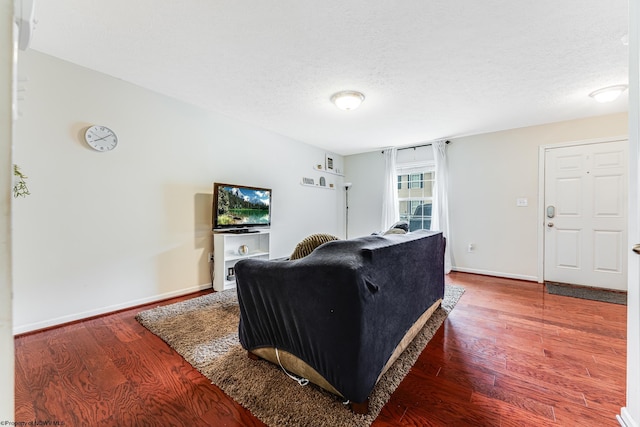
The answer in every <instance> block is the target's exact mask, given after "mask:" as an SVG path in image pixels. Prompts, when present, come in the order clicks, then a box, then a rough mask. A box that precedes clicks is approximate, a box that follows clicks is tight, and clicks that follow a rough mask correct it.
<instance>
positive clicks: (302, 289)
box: [235, 231, 445, 402]
mask: <svg viewBox="0 0 640 427" xmlns="http://www.w3.org/2000/svg"><path fill="white" fill-rule="evenodd" d="M444 245H445V241H444V238H443V237H442V234H441V233H439V232H427V231H420V232H414V233H409V234H407V235H388V236H367V237H362V238H357V239H352V240H339V241H333V242H328V243H325V244H323V245H322V246H320V247H318V248H317V249H316V250H315V251H313V252H312V253H311V254H310V255H308V256H307V257H305V258H302V259H299V260H295V261H266V260H257V259H246V260H241V261H239V262H238V263H237V264H236V266H235V272H236V280H237V291H238V300H239V305H240V327H239V338H240V343H241V344H242V346H243V347H244V348H245V349H248V350H251V349H256V348H261V347H276V348H278V349H279V350H284V351H287V352H289V353H291V354H293V355H295V356H297V357H298V358H300V359H301V360H303V361H304V362H306V363H307V364H309V365H310V366H311V367H313V368H314V369H315V370H316V371H318V373H320V375H322V376H323V377H324V378H325V379H326V380H327V381H328V382H329V383H330V384H331V385H332V386H333V387H335V389H336V390H338V391H339V392H340V394H342V395H343V396H344V397H345V398H347V399H349V400H351V401H352V402H364V401H366V399H367V398H368V396H369V394H370V392H371V390H372V388H373V386H374V385H375V383H376V381H377V379H378V376H379V375H380V373H381V370H382V369H383V368H384V366H385V364H386V362H387V360H388V359H389V357H390V356H391V354H392V353H393V351H394V349H395V348H396V346H397V345H398V343H399V342H400V340H401V339H402V338H403V337H404V335H405V334H406V333H407V331H408V330H409V329H410V328H411V326H412V325H413V324H414V322H415V321H416V320H417V319H418V318H419V317H420V315H422V314H423V313H424V312H425V310H427V309H428V308H429V307H430V306H431V305H432V304H433V303H434V302H435V301H437V300H438V299H441V298H443V296H444V265H443V258H444Z"/></svg>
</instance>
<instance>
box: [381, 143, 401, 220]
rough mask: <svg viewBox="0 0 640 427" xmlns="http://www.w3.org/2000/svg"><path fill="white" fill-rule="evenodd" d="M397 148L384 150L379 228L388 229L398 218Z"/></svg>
mask: <svg viewBox="0 0 640 427" xmlns="http://www.w3.org/2000/svg"><path fill="white" fill-rule="evenodd" d="M397 153H398V150H397V148H386V149H385V150H384V187H383V190H384V192H383V193H382V222H381V230H383V231H384V230H388V229H389V228H390V227H391V226H392V225H393V224H395V223H396V222H398V220H399V219H400V211H399V208H398V178H397V175H396V156H397Z"/></svg>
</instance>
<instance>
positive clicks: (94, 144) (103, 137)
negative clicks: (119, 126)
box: [84, 125, 118, 151]
mask: <svg viewBox="0 0 640 427" xmlns="http://www.w3.org/2000/svg"><path fill="white" fill-rule="evenodd" d="M84 139H85V141H87V144H89V146H90V147H91V148H93V149H94V150H97V151H111V150H113V149H114V148H116V145H118V137H117V136H116V134H115V132H114V131H112V130H111V129H109V128H108V127H105V126H98V125H95V126H91V127H90V128H89V129H87V131H86V132H85V133H84Z"/></svg>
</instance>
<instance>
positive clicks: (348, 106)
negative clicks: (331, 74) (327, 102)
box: [331, 90, 364, 110]
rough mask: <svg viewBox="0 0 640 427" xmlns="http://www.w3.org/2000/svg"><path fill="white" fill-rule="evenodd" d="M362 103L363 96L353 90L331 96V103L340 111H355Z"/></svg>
mask: <svg viewBox="0 0 640 427" xmlns="http://www.w3.org/2000/svg"><path fill="white" fill-rule="evenodd" d="M362 101H364V95H363V94H362V93H360V92H357V91H355V90H343V91H342V92H338V93H334V94H333V95H331V102H333V103H334V104H336V107H338V108H339V109H341V110H355V109H356V108H358V107H359V106H360V104H362Z"/></svg>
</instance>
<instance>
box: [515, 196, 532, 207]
mask: <svg viewBox="0 0 640 427" xmlns="http://www.w3.org/2000/svg"><path fill="white" fill-rule="evenodd" d="M516 206H518V207H520V208H522V207H525V206H529V200H527V198H526V197H519V198H517V199H516Z"/></svg>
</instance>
